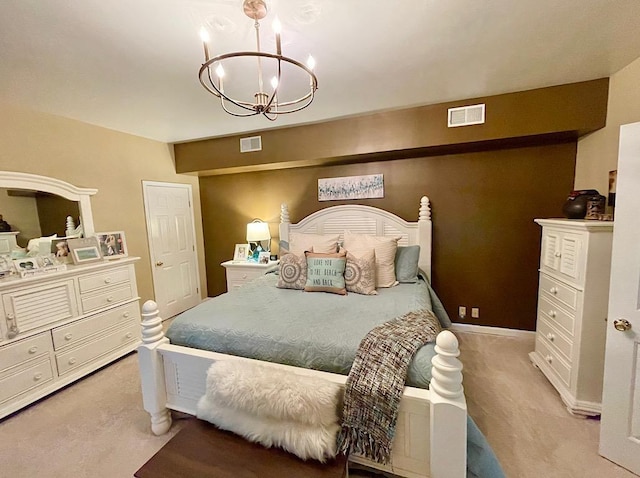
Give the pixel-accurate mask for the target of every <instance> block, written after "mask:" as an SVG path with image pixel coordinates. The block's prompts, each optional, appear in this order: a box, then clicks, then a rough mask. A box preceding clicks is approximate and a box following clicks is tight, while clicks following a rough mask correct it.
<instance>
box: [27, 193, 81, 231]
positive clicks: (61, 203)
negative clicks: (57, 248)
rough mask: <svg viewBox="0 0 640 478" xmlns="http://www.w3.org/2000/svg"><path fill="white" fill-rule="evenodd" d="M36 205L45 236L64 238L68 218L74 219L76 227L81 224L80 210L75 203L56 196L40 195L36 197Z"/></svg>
mask: <svg viewBox="0 0 640 478" xmlns="http://www.w3.org/2000/svg"><path fill="white" fill-rule="evenodd" d="M36 204H37V205H38V217H39V219H40V229H41V230H42V235H43V236H51V235H52V234H57V235H58V237H64V236H65V235H66V234H65V231H66V228H67V216H71V217H72V218H73V222H74V224H75V225H76V226H77V225H78V223H79V219H78V218H79V217H80V208H79V207H78V203H77V202H75V201H69V200H68V199H65V198H63V197H60V196H56V195H54V194H42V193H40V194H38V195H36Z"/></svg>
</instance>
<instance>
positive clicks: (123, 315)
mask: <svg viewBox="0 0 640 478" xmlns="http://www.w3.org/2000/svg"><path fill="white" fill-rule="evenodd" d="M130 315H131V314H130V313H129V312H125V313H124V314H122V317H124V318H125V319H128V318H129V316H130Z"/></svg>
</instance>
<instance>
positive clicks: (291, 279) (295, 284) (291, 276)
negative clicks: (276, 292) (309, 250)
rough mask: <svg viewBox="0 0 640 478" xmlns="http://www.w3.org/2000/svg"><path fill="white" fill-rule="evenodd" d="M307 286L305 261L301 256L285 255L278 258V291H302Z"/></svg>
mask: <svg viewBox="0 0 640 478" xmlns="http://www.w3.org/2000/svg"><path fill="white" fill-rule="evenodd" d="M306 284H307V259H306V258H305V257H304V256H303V255H298V254H285V255H284V256H281V257H280V265H279V266H278V283H277V284H276V287H279V288H280V289H296V290H304V286H305V285H306Z"/></svg>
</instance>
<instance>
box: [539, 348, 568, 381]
mask: <svg viewBox="0 0 640 478" xmlns="http://www.w3.org/2000/svg"><path fill="white" fill-rule="evenodd" d="M536 353H537V354H538V355H540V357H541V358H542V359H543V360H544V361H545V362H546V363H547V364H549V366H550V367H551V368H552V369H553V371H554V372H555V373H556V375H557V376H558V378H560V380H562V382H563V383H564V384H565V385H566V386H567V387H569V386H570V384H571V367H570V366H569V365H568V364H567V363H566V362H564V360H562V359H561V358H560V355H559V354H558V353H557V352H556V351H555V350H552V349H551V347H549V346H548V345H547V343H546V342H545V339H544V338H542V337H540V336H538V337H537V340H536Z"/></svg>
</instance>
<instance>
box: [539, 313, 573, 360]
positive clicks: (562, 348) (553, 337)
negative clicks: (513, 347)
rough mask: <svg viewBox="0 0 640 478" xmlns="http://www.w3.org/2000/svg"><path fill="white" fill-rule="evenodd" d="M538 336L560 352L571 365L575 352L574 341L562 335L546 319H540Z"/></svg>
mask: <svg viewBox="0 0 640 478" xmlns="http://www.w3.org/2000/svg"><path fill="white" fill-rule="evenodd" d="M538 334H540V335H541V336H542V337H543V338H544V339H545V340H547V341H548V344H547V345H549V346H550V347H551V348H552V349H555V351H556V352H559V353H560V354H562V355H563V357H564V358H565V359H566V360H567V361H568V362H569V363H571V356H572V355H571V354H572V351H573V341H572V340H570V339H568V338H567V337H565V336H564V335H562V334H561V333H560V332H558V331H557V330H556V329H554V328H553V327H552V326H551V324H549V323H548V322H547V321H546V320H545V319H544V318H540V319H538Z"/></svg>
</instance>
